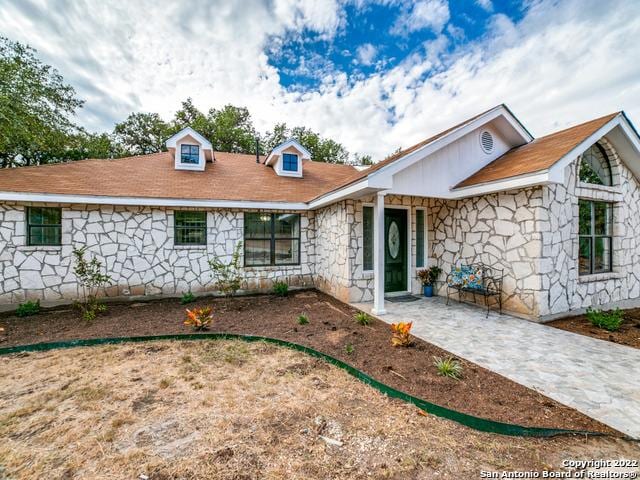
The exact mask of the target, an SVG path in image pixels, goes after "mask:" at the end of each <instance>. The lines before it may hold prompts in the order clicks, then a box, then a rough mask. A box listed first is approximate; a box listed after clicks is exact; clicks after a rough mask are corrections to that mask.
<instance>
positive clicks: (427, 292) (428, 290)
mask: <svg viewBox="0 0 640 480" xmlns="http://www.w3.org/2000/svg"><path fill="white" fill-rule="evenodd" d="M422 288H423V290H424V296H425V297H433V285H423V286H422Z"/></svg>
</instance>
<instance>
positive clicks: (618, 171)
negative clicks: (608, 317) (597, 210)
mask: <svg viewBox="0 0 640 480" xmlns="http://www.w3.org/2000/svg"><path fill="white" fill-rule="evenodd" d="M600 145H601V146H602V147H603V148H604V149H605V150H606V151H607V155H608V157H609V159H610V160H611V168H612V173H613V182H612V183H613V185H614V186H613V187H603V186H598V185H589V184H585V183H582V182H579V181H578V175H577V173H578V161H577V160H576V161H575V162H573V163H572V164H570V165H569V166H567V167H566V168H567V169H566V174H565V177H566V178H567V181H566V182H565V184H564V185H550V186H546V187H544V188H543V195H544V197H543V200H544V204H545V206H546V207H547V209H546V210H545V213H547V212H548V219H545V222H544V223H543V225H542V227H543V228H541V231H542V243H543V247H542V258H541V262H542V263H543V264H544V265H545V268H544V271H543V272H542V275H541V276H542V278H541V281H542V290H543V294H542V295H541V298H540V315H541V316H543V317H552V316H554V315H556V316H557V315H558V314H563V313H566V312H567V311H571V310H576V311H578V312H579V311H582V310H583V309H585V308H586V307H590V306H607V305H608V306H609V307H611V306H613V305H623V306H625V305H628V306H631V305H638V304H639V302H638V300H639V299H640V188H639V184H638V180H637V179H636V178H635V177H634V176H633V174H632V173H631V172H630V171H629V169H628V168H627V167H626V166H625V165H624V164H622V162H621V161H620V157H619V156H618V154H617V152H616V151H615V149H614V148H613V146H612V145H611V144H610V143H609V142H608V141H607V139H606V137H605V138H603V139H601V140H600ZM580 198H584V199H590V200H601V201H606V202H612V203H614V208H613V221H614V224H613V271H612V272H611V273H602V274H597V275H588V276H580V275H579V274H578V200H579V199H580Z"/></svg>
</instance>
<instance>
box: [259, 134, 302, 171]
mask: <svg viewBox="0 0 640 480" xmlns="http://www.w3.org/2000/svg"><path fill="white" fill-rule="evenodd" d="M289 147H293V148H295V149H296V150H297V151H298V152H300V153H301V154H302V158H303V159H304V160H311V152H309V150H307V149H306V148H304V147H303V146H302V145H301V144H300V142H298V141H297V140H296V139H295V138H290V139H289V140H286V141H284V142H282V143H281V144H280V145H278V146H277V147H274V149H273V150H271V152H270V153H269V155H267V159H266V160H265V162H264V164H265V165H270V164H271V163H272V160H273V159H274V158H275V156H276V155H281V154H282V152H283V151H284V150H286V149H287V148H289Z"/></svg>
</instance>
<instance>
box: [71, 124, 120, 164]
mask: <svg viewBox="0 0 640 480" xmlns="http://www.w3.org/2000/svg"><path fill="white" fill-rule="evenodd" d="M120 153H121V152H120V151H119V150H118V148H117V146H116V145H115V143H114V141H113V139H112V138H111V136H110V135H109V134H108V133H88V132H85V131H84V130H81V131H80V132H79V133H77V134H75V135H71V136H70V138H69V141H68V145H67V149H66V152H65V159H66V160H81V159H83V158H111V157H116V156H119V154H120Z"/></svg>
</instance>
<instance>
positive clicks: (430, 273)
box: [418, 265, 442, 285]
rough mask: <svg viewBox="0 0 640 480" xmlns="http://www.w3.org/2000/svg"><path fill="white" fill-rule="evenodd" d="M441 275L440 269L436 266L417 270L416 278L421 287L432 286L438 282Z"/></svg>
mask: <svg viewBox="0 0 640 480" xmlns="http://www.w3.org/2000/svg"><path fill="white" fill-rule="evenodd" d="M441 273H442V269H441V268H440V267H438V266H436V265H434V266H432V267H429V268H424V269H422V270H418V278H419V279H420V281H421V282H422V285H433V284H434V283H436V280H438V277H439V276H440V274H441Z"/></svg>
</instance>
